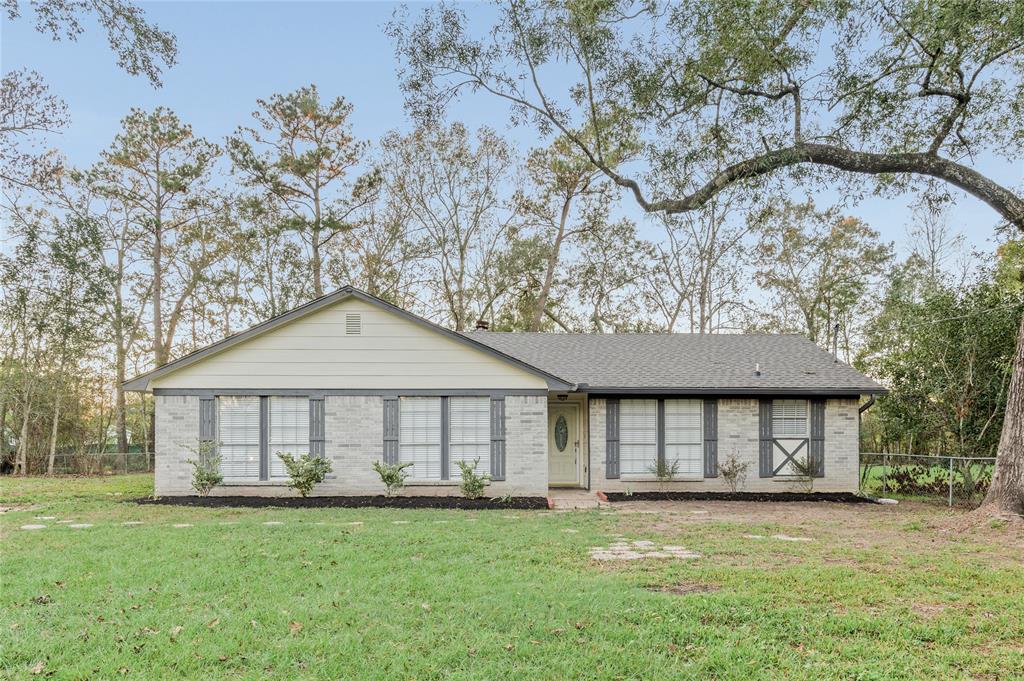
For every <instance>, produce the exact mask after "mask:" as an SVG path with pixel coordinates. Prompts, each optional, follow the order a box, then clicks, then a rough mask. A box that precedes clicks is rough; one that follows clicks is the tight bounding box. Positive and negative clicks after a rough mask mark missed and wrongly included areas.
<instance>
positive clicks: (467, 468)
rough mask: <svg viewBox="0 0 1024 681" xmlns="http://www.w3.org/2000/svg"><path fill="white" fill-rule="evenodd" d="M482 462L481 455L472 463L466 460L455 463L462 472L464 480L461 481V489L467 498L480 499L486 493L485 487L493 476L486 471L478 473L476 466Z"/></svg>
mask: <svg viewBox="0 0 1024 681" xmlns="http://www.w3.org/2000/svg"><path fill="white" fill-rule="evenodd" d="M478 463H480V457H477V458H475V459H474V460H473V464H472V465H470V464H468V463H466V462H465V461H456V462H455V465H456V466H458V467H459V471H461V473H462V482H460V483H459V489H460V490H462V495H463V496H464V497H466V498H467V499H479V498H480V497H482V496H483V495H484V488H485V487H487V483H488V482H489V481H490V479H491V476H489V475H487V474H486V473H484V474H483V475H478V474H477V472H476V466H477V464H478Z"/></svg>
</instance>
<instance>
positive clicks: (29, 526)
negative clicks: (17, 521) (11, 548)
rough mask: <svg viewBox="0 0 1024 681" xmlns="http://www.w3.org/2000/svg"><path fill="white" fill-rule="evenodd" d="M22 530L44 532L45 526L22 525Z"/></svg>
mask: <svg viewBox="0 0 1024 681" xmlns="http://www.w3.org/2000/svg"><path fill="white" fill-rule="evenodd" d="M21 529H23V530H45V529H46V525H22V526H21Z"/></svg>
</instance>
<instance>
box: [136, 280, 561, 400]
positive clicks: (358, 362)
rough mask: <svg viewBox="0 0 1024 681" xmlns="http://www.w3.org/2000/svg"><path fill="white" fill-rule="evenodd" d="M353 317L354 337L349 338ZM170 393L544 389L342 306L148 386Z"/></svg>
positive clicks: (353, 301)
mask: <svg viewBox="0 0 1024 681" xmlns="http://www.w3.org/2000/svg"><path fill="white" fill-rule="evenodd" d="M351 315H358V330H359V333H358V334H350V333H346V330H348V331H354V330H355V327H356V325H355V324H354V323H353V322H354V321H355V318H353V317H351ZM151 387H152V388H156V389H161V388H163V389H167V388H179V389H247V388H253V389H299V390H302V389H307V388H309V389H371V390H381V389H396V390H401V389H425V390H450V389H454V390H458V389H485V390H505V389H508V390H513V389H544V388H546V387H547V382H546V381H545V380H544V379H543V378H541V377H540V376H537V375H534V374H532V373H530V372H528V371H526V370H524V369H521V368H519V367H517V366H514V365H513V364H511V363H509V362H505V361H503V360H502V359H500V358H498V357H494V356H493V355H491V354H489V353H488V352H486V351H483V350H478V349H476V348H473V347H471V346H468V345H466V344H463V343H459V342H458V341H456V340H453V339H451V338H448V337H447V336H445V335H444V334H442V333H438V332H436V331H433V330H431V329H429V328H427V327H425V326H422V325H420V324H417V323H415V322H413V321H411V320H409V319H406V318H404V317H402V316H400V315H398V314H395V313H393V312H390V311H388V310H386V309H383V308H381V307H378V306H376V305H371V304H369V303H367V302H364V301H363V300H360V299H358V298H346V299H343V300H341V301H339V302H338V303H336V304H334V305H329V306H327V307H324V308H322V309H320V310H317V311H315V312H312V313H310V314H309V315H306V316H304V317H302V318H300V319H297V320H295V321H292V322H290V323H287V324H283V325H282V326H278V327H276V328H273V329H270V330H269V331H267V332H265V333H262V334H260V335H258V336H255V337H253V338H251V339H249V340H246V341H243V342H241V343H239V344H237V345H233V346H230V347H228V348H227V349H225V350H223V351H221V352H218V353H216V354H213V355H210V356H209V357H206V358H204V359H202V360H200V361H198V362H195V363H194V364H191V365H188V366H184V367H182V368H181V369H177V370H175V371H171V372H170V373H168V374H166V375H164V376H158V377H156V378H154V379H153V380H152V383H151Z"/></svg>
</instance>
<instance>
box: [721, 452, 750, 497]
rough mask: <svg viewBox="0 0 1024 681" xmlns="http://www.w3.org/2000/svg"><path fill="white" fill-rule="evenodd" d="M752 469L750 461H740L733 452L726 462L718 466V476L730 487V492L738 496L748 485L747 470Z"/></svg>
mask: <svg viewBox="0 0 1024 681" xmlns="http://www.w3.org/2000/svg"><path fill="white" fill-rule="evenodd" d="M749 468H750V462H749V461H740V459H739V457H737V456H736V451H735V450H733V452H732V454H730V455H729V458H727V459H726V460H725V461H723V462H721V463H719V464H718V474H719V475H721V476H722V479H723V480H725V484H726V485H728V486H729V491H730V492H732V493H733V494H736V492H738V491H739V490H741V489H743V486H744V485H745V484H746V483H747V470H748V469H749Z"/></svg>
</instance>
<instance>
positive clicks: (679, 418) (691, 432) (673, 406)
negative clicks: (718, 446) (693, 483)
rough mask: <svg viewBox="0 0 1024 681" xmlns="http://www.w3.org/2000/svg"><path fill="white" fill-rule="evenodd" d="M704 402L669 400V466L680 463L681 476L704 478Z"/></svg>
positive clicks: (667, 424) (666, 415) (666, 403)
mask: <svg viewBox="0 0 1024 681" xmlns="http://www.w3.org/2000/svg"><path fill="white" fill-rule="evenodd" d="M703 406H704V405H703V401H702V400H665V462H666V463H667V464H668V465H669V466H671V465H672V462H673V461H678V462H679V469H678V473H679V475H688V476H693V475H701V476H702V475H703V474H704V438H703V433H702V432H701V424H702V421H703Z"/></svg>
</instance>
